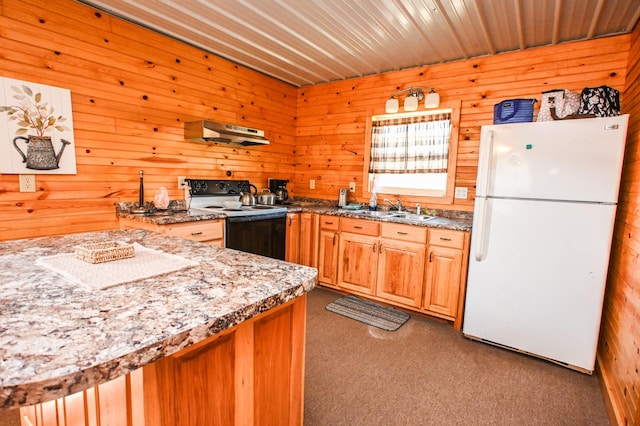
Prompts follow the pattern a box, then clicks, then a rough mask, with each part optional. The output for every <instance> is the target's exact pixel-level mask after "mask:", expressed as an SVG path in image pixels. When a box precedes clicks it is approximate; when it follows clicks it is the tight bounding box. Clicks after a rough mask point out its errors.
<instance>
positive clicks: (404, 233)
mask: <svg viewBox="0 0 640 426" xmlns="http://www.w3.org/2000/svg"><path fill="white" fill-rule="evenodd" d="M407 234H408V232H401V231H398V235H407Z"/></svg>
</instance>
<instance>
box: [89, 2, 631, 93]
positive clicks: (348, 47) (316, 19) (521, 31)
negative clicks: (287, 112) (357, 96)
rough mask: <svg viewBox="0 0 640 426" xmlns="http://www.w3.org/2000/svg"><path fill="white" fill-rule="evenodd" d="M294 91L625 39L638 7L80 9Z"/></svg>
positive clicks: (188, 5)
mask: <svg viewBox="0 0 640 426" xmlns="http://www.w3.org/2000/svg"><path fill="white" fill-rule="evenodd" d="M79 1H80V2H81V3H84V4H87V5H89V6H93V7H95V8H97V9H100V10H102V11H104V12H107V13H110V14H112V15H116V16H119V17H122V18H124V19H127V20H129V21H132V22H135V23H137V24H139V25H142V26H145V27H148V28H150V29H152V30H155V31H158V32H161V33H163V34H166V35H168V36H170V37H173V38H176V39H178V40H182V41H184V42H186V43H189V44H191V45H194V46H196V47H198V48H201V49H203V50H205V51H207V52H211V53H214V54H216V55H218V56H221V57H223V58H226V59H228V60H230V61H232V62H235V63H238V64H241V65H245V66H247V67H249V68H252V69H254V70H257V71H260V72H262V73H264V74H267V75H270V76H272V77H275V78H277V79H279V80H282V81H284V82H287V83H289V84H291V85H293V86H296V87H304V86H309V85H314V84H319V83H325V82H329V81H336V80H343V79H347V78H352V77H361V76H365V75H371V74H379V73H383V72H388V71H396V70H401V69H406V68H412V67H417V66H423V65H430V64H436V63H443V62H450V61H457V60H461V59H468V58H472V57H478V56H484V55H493V54H497V53H502V52H509V51H515V50H524V49H529V48H532V47H538V46H546V45H551V44H558V43H563V42H569V41H576V40H586V39H591V38H595V37H603V36H608V35H615V34H622V33H628V32H631V31H633V28H634V27H635V25H636V24H637V22H638V20H639V19H640V1H638V0H79Z"/></svg>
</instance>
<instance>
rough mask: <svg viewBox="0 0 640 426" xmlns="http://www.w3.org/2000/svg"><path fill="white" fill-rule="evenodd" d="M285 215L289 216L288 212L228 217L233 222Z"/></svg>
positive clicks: (275, 217)
mask: <svg viewBox="0 0 640 426" xmlns="http://www.w3.org/2000/svg"><path fill="white" fill-rule="evenodd" d="M283 217H287V212H276V213H261V214H255V215H249V216H230V217H227V221H228V222H232V223H238V222H253V221H256V220H268V219H280V218H283Z"/></svg>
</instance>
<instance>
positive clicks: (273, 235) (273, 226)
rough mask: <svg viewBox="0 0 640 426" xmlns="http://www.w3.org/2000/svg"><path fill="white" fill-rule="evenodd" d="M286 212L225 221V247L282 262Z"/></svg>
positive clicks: (236, 217)
mask: <svg viewBox="0 0 640 426" xmlns="http://www.w3.org/2000/svg"><path fill="white" fill-rule="evenodd" d="M286 229H287V212H278V213H268V214H260V215H253V216H233V217H227V219H226V232H225V236H226V243H225V247H227V248H232V249H236V250H241V251H246V252H248V253H255V254H259V255H261V256H267V257H272V258H274V259H281V260H284V254H285V237H286Z"/></svg>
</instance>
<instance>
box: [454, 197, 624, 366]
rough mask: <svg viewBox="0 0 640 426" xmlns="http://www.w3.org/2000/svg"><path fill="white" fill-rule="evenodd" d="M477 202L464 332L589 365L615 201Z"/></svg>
mask: <svg viewBox="0 0 640 426" xmlns="http://www.w3.org/2000/svg"><path fill="white" fill-rule="evenodd" d="M484 202H485V203H486V205H485V206H484V209H485V214H486V215H488V217H486V216H485V220H484V224H485V226H478V227H477V228H476V227H475V225H474V231H473V235H472V239H471V246H472V255H471V256H470V263H469V276H468V287H467V295H466V305H465V314H464V326H463V332H464V334H465V335H467V336H470V337H474V338H478V339H485V340H488V341H490V342H493V343H497V344H500V345H505V346H508V347H511V348H515V349H517V350H521V351H525V352H529V353H531V354H535V355H538V356H542V357H545V358H549V359H553V360H556V361H559V362H561V363H565V364H569V365H572V366H575V367H578V368H580V369H583V370H588V371H592V370H593V367H594V362H595V354H596V345H597V341H598V332H599V328H600V317H601V313H602V301H603V298H604V287H605V282H606V272H607V266H608V261H609V251H610V247H611V238H612V230H613V222H614V217H615V206H612V205H603V204H582V203H566V202H550V201H522V200H505V199H497V200H495V199H487V200H485V201H484ZM486 226H488V227H489V229H490V230H491V232H490V233H489V232H487V233H485V232H483V231H484V230H487V228H486ZM478 254H480V255H478ZM479 259H480V260H479Z"/></svg>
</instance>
